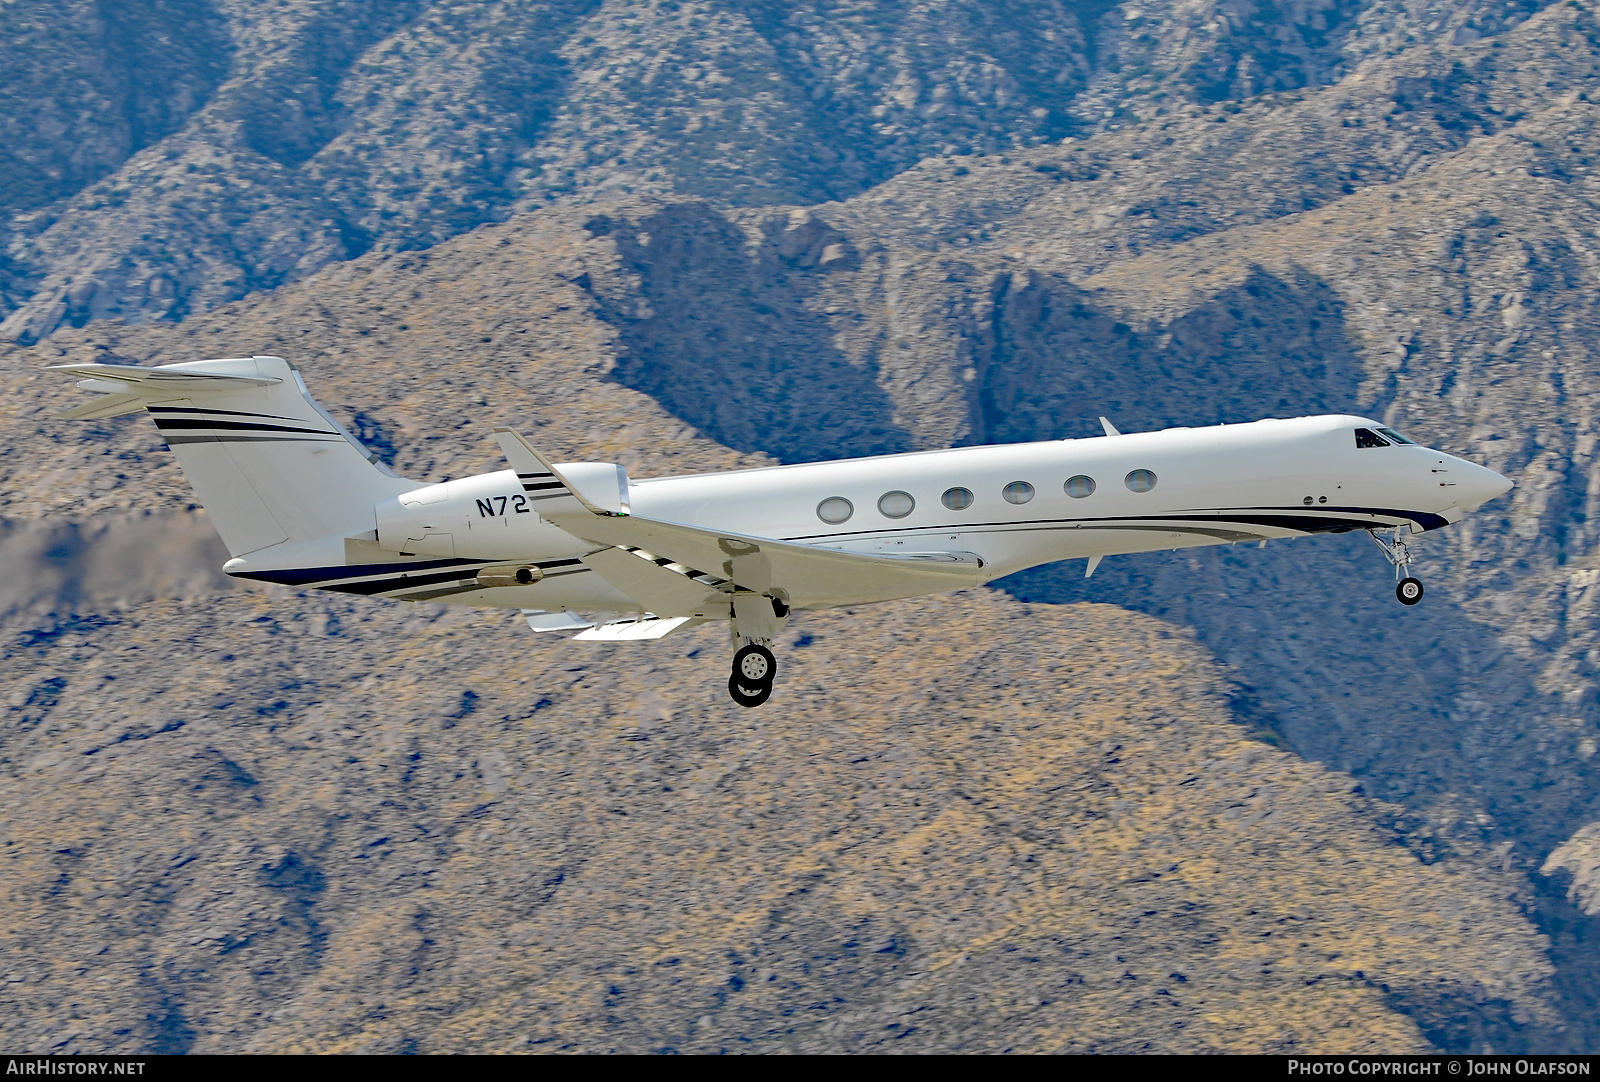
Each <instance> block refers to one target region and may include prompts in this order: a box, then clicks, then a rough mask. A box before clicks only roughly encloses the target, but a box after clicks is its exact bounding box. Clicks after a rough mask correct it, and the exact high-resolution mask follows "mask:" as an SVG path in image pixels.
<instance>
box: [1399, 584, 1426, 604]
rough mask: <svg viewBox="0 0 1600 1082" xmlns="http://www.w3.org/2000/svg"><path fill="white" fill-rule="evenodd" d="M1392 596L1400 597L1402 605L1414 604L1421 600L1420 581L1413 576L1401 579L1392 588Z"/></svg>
mask: <svg viewBox="0 0 1600 1082" xmlns="http://www.w3.org/2000/svg"><path fill="white" fill-rule="evenodd" d="M1394 596H1395V597H1398V598H1399V599H1400V604H1402V605H1415V604H1416V603H1417V602H1418V601H1421V600H1422V581H1421V580H1420V579H1413V578H1404V579H1401V580H1400V582H1399V583H1398V584H1397V585H1396V586H1395V588H1394Z"/></svg>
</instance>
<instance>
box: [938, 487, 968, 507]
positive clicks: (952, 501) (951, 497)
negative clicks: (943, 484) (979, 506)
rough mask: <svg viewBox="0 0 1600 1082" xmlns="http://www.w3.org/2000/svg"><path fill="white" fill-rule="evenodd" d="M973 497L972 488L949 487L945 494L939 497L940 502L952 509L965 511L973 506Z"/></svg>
mask: <svg viewBox="0 0 1600 1082" xmlns="http://www.w3.org/2000/svg"><path fill="white" fill-rule="evenodd" d="M972 499H973V496H972V490H971V489H970V488H947V489H945V491H944V495H943V496H940V497H939V502H940V503H942V504H944V505H945V506H946V507H948V508H949V509H950V510H952V511H965V510H966V509H967V508H969V507H971V506H972Z"/></svg>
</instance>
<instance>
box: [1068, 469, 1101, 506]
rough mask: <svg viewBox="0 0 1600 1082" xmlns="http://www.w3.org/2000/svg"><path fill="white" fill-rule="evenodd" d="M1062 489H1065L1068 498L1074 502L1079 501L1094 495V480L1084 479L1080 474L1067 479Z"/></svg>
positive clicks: (1090, 478) (1091, 478)
mask: <svg viewBox="0 0 1600 1082" xmlns="http://www.w3.org/2000/svg"><path fill="white" fill-rule="evenodd" d="M1063 487H1064V488H1065V489H1066V492H1067V495H1068V496H1071V497H1072V498H1073V499H1075V500H1081V499H1083V498H1084V497H1085V496H1093V495H1094V478H1093V477H1085V476H1084V475H1083V474H1081V473H1080V474H1078V476H1076V477H1069V478H1067V483H1066V484H1065V485H1064V486H1063Z"/></svg>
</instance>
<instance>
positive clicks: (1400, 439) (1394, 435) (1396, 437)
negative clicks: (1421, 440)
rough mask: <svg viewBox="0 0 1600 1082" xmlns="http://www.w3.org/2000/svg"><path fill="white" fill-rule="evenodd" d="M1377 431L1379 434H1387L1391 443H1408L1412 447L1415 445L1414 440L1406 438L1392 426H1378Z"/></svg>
mask: <svg viewBox="0 0 1600 1082" xmlns="http://www.w3.org/2000/svg"><path fill="white" fill-rule="evenodd" d="M1378 432H1379V434H1380V435H1383V436H1387V437H1388V438H1389V441H1390V442H1391V443H1409V444H1410V445H1411V446H1413V447H1415V446H1416V445H1417V441H1416V440H1408V439H1406V438H1405V437H1404V436H1402V435H1400V433H1398V432H1396V431H1395V430H1394V429H1392V428H1380V429H1378Z"/></svg>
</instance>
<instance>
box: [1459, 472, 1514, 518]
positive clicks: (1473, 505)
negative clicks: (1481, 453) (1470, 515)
mask: <svg viewBox="0 0 1600 1082" xmlns="http://www.w3.org/2000/svg"><path fill="white" fill-rule="evenodd" d="M1461 465H1462V466H1463V467H1465V469H1462V470H1461V473H1462V474H1464V476H1462V477H1461V479H1460V480H1458V481H1457V482H1456V484H1457V485H1458V486H1460V487H1458V488H1457V489H1456V492H1457V494H1458V495H1459V496H1460V497H1461V498H1460V499H1459V500H1458V501H1457V503H1458V505H1459V506H1460V508H1461V509H1462V510H1463V511H1476V510H1477V509H1478V508H1479V507H1481V506H1483V505H1484V504H1486V503H1488V502H1489V501H1490V500H1492V499H1494V498H1495V497H1497V496H1504V495H1505V494H1506V493H1507V492H1510V491H1511V489H1512V487H1513V486H1512V483H1511V479H1510V478H1509V477H1503V476H1501V475H1500V474H1498V473H1495V472H1494V471H1493V470H1491V469H1489V468H1488V467H1487V466H1479V465H1477V464H1476V463H1473V462H1463V463H1461Z"/></svg>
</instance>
